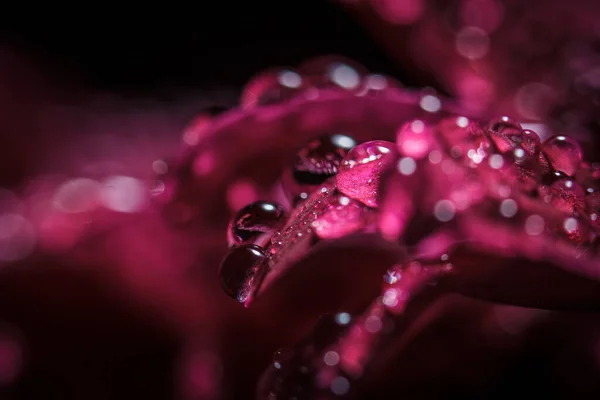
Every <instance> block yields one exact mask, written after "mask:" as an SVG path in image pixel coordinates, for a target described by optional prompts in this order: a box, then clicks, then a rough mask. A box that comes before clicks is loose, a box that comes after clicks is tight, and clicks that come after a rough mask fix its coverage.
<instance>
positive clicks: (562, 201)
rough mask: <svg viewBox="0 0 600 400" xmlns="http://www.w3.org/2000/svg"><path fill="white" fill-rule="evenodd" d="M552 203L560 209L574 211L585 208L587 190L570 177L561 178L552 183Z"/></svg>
mask: <svg viewBox="0 0 600 400" xmlns="http://www.w3.org/2000/svg"><path fill="white" fill-rule="evenodd" d="M549 195H550V204H552V205H553V206H554V207H556V208H558V209H559V210H562V211H565V212H573V211H575V210H579V209H583V204H584V198H585V191H584V190H583V188H582V187H581V186H580V185H579V184H578V183H577V182H576V181H574V180H572V179H570V178H566V179H559V180H557V181H556V182H554V183H553V184H552V185H550V193H549Z"/></svg>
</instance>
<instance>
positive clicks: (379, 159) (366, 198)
mask: <svg viewBox="0 0 600 400" xmlns="http://www.w3.org/2000/svg"><path fill="white" fill-rule="evenodd" d="M397 157H398V152H397V150H396V145H395V144H394V143H391V142H386V141H384V140H373V141H371V142H365V143H361V144H359V145H358V146H356V147H354V148H353V149H352V150H350V152H348V154H347V155H346V157H345V158H344V159H343V160H342V163H341V164H340V168H339V172H338V174H337V176H336V184H337V188H338V190H339V191H340V192H342V193H343V194H345V195H346V196H348V197H350V198H352V199H355V200H358V201H361V202H363V203H364V204H366V205H368V206H370V207H377V205H378V197H379V181H380V179H381V174H382V173H383V171H384V170H386V169H387V168H389V167H390V166H392V165H394V164H395V162H396V158H397Z"/></svg>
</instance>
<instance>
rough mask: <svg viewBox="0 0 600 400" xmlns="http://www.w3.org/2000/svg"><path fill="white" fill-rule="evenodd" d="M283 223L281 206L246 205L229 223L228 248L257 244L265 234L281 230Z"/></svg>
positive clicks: (258, 203)
mask: <svg viewBox="0 0 600 400" xmlns="http://www.w3.org/2000/svg"><path fill="white" fill-rule="evenodd" d="M284 222H285V211H284V210H283V208H282V207H281V206H279V205H277V204H274V203H269V202H267V201H256V202H254V203H251V204H248V205H247V206H245V207H244V208H242V209H241V210H240V211H239V212H238V213H237V214H236V215H234V216H233V218H232V219H231V221H230V222H229V227H228V229H227V242H228V244H229V247H234V246H239V245H241V244H253V243H257V241H258V240H259V239H260V238H261V237H262V236H264V235H265V234H267V233H270V232H274V231H275V230H277V229H279V228H281V226H282V225H283V223H284Z"/></svg>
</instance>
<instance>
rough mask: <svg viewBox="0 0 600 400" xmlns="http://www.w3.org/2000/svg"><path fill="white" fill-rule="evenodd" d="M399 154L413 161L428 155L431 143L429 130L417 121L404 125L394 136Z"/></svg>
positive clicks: (431, 137) (425, 125)
mask: <svg viewBox="0 0 600 400" xmlns="http://www.w3.org/2000/svg"><path fill="white" fill-rule="evenodd" d="M396 143H397V145H398V150H399V151H400V153H401V154H402V155H404V156H407V157H412V158H414V159H417V160H418V159H421V158H423V157H424V156H426V155H427V154H428V153H429V150H430V148H431V146H432V143H433V134H432V132H431V128H430V127H429V126H428V125H427V124H425V123H424V122H423V121H421V120H419V119H417V120H414V121H410V122H407V123H405V124H404V125H402V126H401V127H400V129H399V130H398V133H397V135H396Z"/></svg>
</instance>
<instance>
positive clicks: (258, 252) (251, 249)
mask: <svg viewBox="0 0 600 400" xmlns="http://www.w3.org/2000/svg"><path fill="white" fill-rule="evenodd" d="M265 259H266V256H265V253H264V251H263V249H262V248H261V247H259V246H256V245H252V244H246V245H242V246H240V247H236V248H233V249H231V250H230V251H229V253H227V255H226V256H225V258H223V261H222V262H221V265H220V266H219V277H220V278H221V286H222V287H223V290H225V293H227V294H228V295H229V296H231V297H233V298H234V299H237V300H238V301H239V302H240V303H244V302H246V301H248V300H249V299H250V297H251V296H252V293H253V291H254V289H255V288H256V285H257V284H258V283H259V281H260V279H261V278H262V275H263V273H264V271H262V269H263V268H264V267H266V264H265V262H264V261H265Z"/></svg>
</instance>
